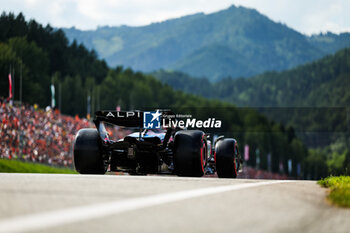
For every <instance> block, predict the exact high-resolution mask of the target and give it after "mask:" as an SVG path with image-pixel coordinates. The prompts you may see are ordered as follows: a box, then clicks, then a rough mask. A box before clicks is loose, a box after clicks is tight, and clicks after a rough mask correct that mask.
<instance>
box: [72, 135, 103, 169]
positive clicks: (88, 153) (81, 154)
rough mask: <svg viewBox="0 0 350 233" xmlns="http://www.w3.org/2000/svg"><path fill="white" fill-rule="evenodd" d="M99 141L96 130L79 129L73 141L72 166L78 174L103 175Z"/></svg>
mask: <svg viewBox="0 0 350 233" xmlns="http://www.w3.org/2000/svg"><path fill="white" fill-rule="evenodd" d="M100 143H101V139H100V136H99V133H98V131H97V130H96V129H81V130H79V131H78V133H77V135H76V137H75V140H74V150H73V157H74V166H75V170H77V172H79V173H80V174H105V172H106V170H105V165H104V161H103V159H102V155H101V150H100V148H101V146H100Z"/></svg>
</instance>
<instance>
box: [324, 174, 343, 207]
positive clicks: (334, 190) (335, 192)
mask: <svg viewBox="0 0 350 233" xmlns="http://www.w3.org/2000/svg"><path fill="white" fill-rule="evenodd" d="M318 184H320V185H322V186H323V187H327V188H330V191H331V192H330V194H329V195H328V198H329V199H330V200H331V201H332V202H333V203H334V204H336V205H338V206H342V207H350V176H330V177H327V178H325V179H322V180H319V181H318Z"/></svg>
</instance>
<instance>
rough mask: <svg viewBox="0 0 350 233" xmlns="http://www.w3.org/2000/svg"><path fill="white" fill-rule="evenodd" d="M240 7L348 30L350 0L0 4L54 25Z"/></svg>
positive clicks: (134, 20) (316, 27)
mask: <svg viewBox="0 0 350 233" xmlns="http://www.w3.org/2000/svg"><path fill="white" fill-rule="evenodd" d="M232 4H234V5H236V6H238V5H241V6H246V7H250V8H255V9H257V10H258V11H259V12H261V13H263V14H265V15H267V16H268V17H269V18H271V19H273V20H274V21H278V22H282V23H285V24H287V25H288V26H289V27H292V28H294V29H296V30H298V31H300V32H303V33H306V34H313V33H319V32H326V31H332V32H336V33H339V32H344V31H348V32H350V13H349V12H350V0H215V1H214V0H173V1H170V0H52V1H50V0H0V10H1V11H6V12H9V11H11V12H15V13H19V12H23V13H24V15H25V16H26V18H27V19H29V18H34V19H36V20H37V21H38V22H40V23H43V24H47V23H50V24H51V25H52V26H54V27H71V26H75V27H77V28H80V29H95V28H96V27H97V26H104V25H110V26H119V25H123V24H125V25H131V26H139V25H146V24H149V23H152V22H159V21H163V20H166V19H169V18H176V17H180V16H184V15H188V14H193V13H197V12H204V13H211V12H215V11H219V10H222V9H225V8H227V7H229V6H230V5H232Z"/></svg>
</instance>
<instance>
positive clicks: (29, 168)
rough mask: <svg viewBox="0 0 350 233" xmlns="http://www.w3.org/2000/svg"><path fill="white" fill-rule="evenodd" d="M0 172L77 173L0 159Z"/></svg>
mask: <svg viewBox="0 0 350 233" xmlns="http://www.w3.org/2000/svg"><path fill="white" fill-rule="evenodd" d="M0 172H18V173H64V174H77V172H75V171H74V170H72V169H68V168H56V167H51V166H48V165H43V164H37V163H29V162H22V161H18V160H8V159H0Z"/></svg>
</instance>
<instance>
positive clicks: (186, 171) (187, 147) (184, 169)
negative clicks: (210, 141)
mask: <svg viewBox="0 0 350 233" xmlns="http://www.w3.org/2000/svg"><path fill="white" fill-rule="evenodd" d="M205 163H206V142H205V139H204V133H203V132H202V131H200V130H181V131H179V132H177V133H176V134H175V138H174V168H175V172H176V174H177V175H178V176H190V177H201V176H203V175H204V165H205Z"/></svg>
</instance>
